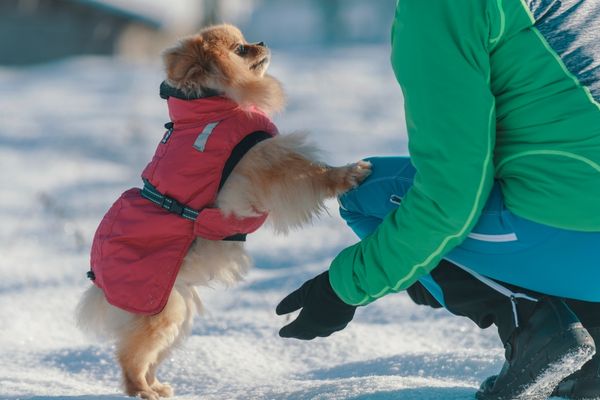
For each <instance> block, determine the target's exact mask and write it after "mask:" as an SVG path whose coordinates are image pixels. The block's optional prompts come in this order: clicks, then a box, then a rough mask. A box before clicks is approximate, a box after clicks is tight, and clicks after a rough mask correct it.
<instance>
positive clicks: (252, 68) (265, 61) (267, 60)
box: [250, 56, 269, 71]
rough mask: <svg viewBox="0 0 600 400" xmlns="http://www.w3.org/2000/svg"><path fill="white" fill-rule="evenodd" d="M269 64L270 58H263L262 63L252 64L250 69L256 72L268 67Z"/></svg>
mask: <svg viewBox="0 0 600 400" xmlns="http://www.w3.org/2000/svg"><path fill="white" fill-rule="evenodd" d="M268 63H269V56H267V57H264V58H262V59H261V60H260V61H258V62H257V63H255V64H252V65H251V66H250V69H251V70H253V71H256V70H257V69H261V68H263V67H264V66H266V65H267V64H268Z"/></svg>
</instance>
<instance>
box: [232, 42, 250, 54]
mask: <svg viewBox="0 0 600 400" xmlns="http://www.w3.org/2000/svg"><path fill="white" fill-rule="evenodd" d="M235 54H237V55H238V56H241V57H243V56H245V55H246V54H248V46H245V45H243V44H238V45H237V47H236V48H235Z"/></svg>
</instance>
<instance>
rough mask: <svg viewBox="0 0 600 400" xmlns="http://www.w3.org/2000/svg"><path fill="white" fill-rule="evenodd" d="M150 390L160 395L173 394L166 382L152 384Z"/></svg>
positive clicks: (170, 395)
mask: <svg viewBox="0 0 600 400" xmlns="http://www.w3.org/2000/svg"><path fill="white" fill-rule="evenodd" d="M152 390H154V391H155V392H156V393H158V394H159V395H160V397H173V395H174V394H175V393H174V392H173V388H172V387H171V385H169V384H168V383H155V384H154V385H152Z"/></svg>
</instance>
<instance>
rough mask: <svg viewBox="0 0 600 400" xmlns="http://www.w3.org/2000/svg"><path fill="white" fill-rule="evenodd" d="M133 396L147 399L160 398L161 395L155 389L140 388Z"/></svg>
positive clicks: (156, 399)
mask: <svg viewBox="0 0 600 400" xmlns="http://www.w3.org/2000/svg"><path fill="white" fill-rule="evenodd" d="M130 396H131V394H130ZM133 396H135V397H139V398H140V399H146V400H160V395H159V394H158V393H156V392H155V391H153V390H140V391H139V392H136V393H135V394H133Z"/></svg>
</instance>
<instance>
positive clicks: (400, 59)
mask: <svg viewBox="0 0 600 400" xmlns="http://www.w3.org/2000/svg"><path fill="white" fill-rule="evenodd" d="M498 4H499V3H498V2H497V1H491V0H490V1H487V0H431V1H423V0H400V1H399V2H398V6H397V10H396V17H395V22H394V27H393V33H392V64H393V67H394V71H395V73H396V76H397V78H398V81H399V82H400V85H401V87H402V90H403V93H404V100H405V111H406V122H407V127H408V134H409V151H410V155H411V160H412V163H413V165H414V166H415V168H416V170H417V173H416V176H415V181H414V186H413V187H412V188H411V189H410V190H409V191H408V193H407V195H406V196H405V197H404V199H403V201H402V204H401V205H400V206H399V207H398V209H397V210H395V211H394V212H392V213H390V214H389V215H388V216H387V217H386V218H385V220H384V221H383V222H382V223H381V225H380V226H379V227H378V228H377V230H375V232H373V234H372V235H370V236H369V237H367V238H365V239H364V240H362V241H361V242H359V243H358V244H356V245H354V246H352V247H349V248H347V249H345V250H344V251H342V252H341V253H340V254H339V255H338V256H337V257H336V258H335V260H334V261H333V262H332V264H331V267H330V271H329V276H330V282H331V285H332V286H333V289H334V291H335V293H336V294H337V295H338V296H339V297H340V298H341V299H342V300H343V301H344V302H346V303H348V304H352V305H364V304H367V303H369V302H371V301H373V300H375V299H377V298H379V297H382V296H384V295H386V294H388V293H390V292H397V291H400V290H403V289H406V288H408V287H409V286H410V285H412V284H413V283H414V282H415V281H416V280H417V279H419V278H420V277H421V276H423V275H425V274H427V273H429V272H430V271H431V270H432V269H433V268H435V267H436V265H437V264H438V263H439V261H440V260H441V258H442V257H443V256H444V255H445V254H446V253H447V252H448V251H450V250H451V249H452V248H453V247H455V246H456V245H458V244H460V243H461V242H462V241H463V240H464V239H465V237H466V236H467V235H468V233H469V232H470V230H471V229H472V227H473V225H474V224H475V223H476V221H477V219H478V217H479V215H480V213H481V210H482V208H483V206H484V204H485V202H486V200H487V197H488V195H489V192H490V190H491V187H492V184H493V174H494V163H493V153H494V145H495V133H496V125H495V102H494V96H493V95H492V93H491V90H490V85H489V79H490V58H489V53H490V51H491V50H492V48H493V46H494V44H495V43H497V41H498V40H499V39H500V37H501V35H502V33H503V32H502V29H503V24H502V14H501V10H499V9H498V8H497V5H498ZM492 19H493V21H492Z"/></svg>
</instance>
